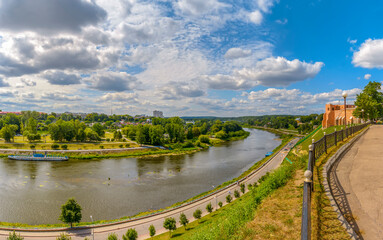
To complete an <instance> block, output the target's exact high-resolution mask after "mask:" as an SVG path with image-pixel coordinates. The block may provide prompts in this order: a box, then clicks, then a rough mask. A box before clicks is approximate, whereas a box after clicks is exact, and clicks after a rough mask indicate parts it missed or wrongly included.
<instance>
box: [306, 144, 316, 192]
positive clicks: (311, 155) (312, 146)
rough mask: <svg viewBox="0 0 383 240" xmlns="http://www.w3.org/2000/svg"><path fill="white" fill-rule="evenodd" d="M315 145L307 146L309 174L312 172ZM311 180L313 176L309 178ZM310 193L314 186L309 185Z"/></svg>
mask: <svg viewBox="0 0 383 240" xmlns="http://www.w3.org/2000/svg"><path fill="white" fill-rule="evenodd" d="M314 148H315V145H314V144H312V145H309V162H308V166H307V170H309V171H311V173H313V172H314V163H315V155H314V153H315V150H314ZM312 180H313V176H311V181H312ZM311 191H314V184H311Z"/></svg>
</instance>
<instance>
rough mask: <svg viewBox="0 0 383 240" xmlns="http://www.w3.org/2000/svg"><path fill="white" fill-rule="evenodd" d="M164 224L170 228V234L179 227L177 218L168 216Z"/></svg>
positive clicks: (166, 227)
mask: <svg viewBox="0 0 383 240" xmlns="http://www.w3.org/2000/svg"><path fill="white" fill-rule="evenodd" d="M163 226H164V228H165V229H167V230H169V233H170V236H172V231H174V230H176V229H177V226H176V220H175V219H174V218H172V217H170V218H166V219H165V221H164V225H163Z"/></svg>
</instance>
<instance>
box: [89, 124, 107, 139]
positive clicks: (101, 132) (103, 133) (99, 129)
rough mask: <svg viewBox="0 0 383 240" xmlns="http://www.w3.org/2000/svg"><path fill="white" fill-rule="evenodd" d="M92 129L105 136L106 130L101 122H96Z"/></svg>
mask: <svg viewBox="0 0 383 240" xmlns="http://www.w3.org/2000/svg"><path fill="white" fill-rule="evenodd" d="M92 130H93V131H95V132H96V133H97V135H98V136H100V137H104V136H105V131H104V127H103V126H102V125H101V123H95V124H93V126H92Z"/></svg>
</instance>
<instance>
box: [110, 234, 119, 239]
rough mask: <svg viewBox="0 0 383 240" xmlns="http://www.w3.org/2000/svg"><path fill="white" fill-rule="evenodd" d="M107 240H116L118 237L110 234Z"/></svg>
mask: <svg viewBox="0 0 383 240" xmlns="http://www.w3.org/2000/svg"><path fill="white" fill-rule="evenodd" d="M108 240H118V237H117V235H116V234H115V233H111V234H109V235H108Z"/></svg>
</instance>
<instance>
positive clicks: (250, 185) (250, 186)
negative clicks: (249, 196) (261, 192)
mask: <svg viewBox="0 0 383 240" xmlns="http://www.w3.org/2000/svg"><path fill="white" fill-rule="evenodd" d="M252 188H253V184H251V183H249V184H247V189H249V191H250V190H251V189H252Z"/></svg>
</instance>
